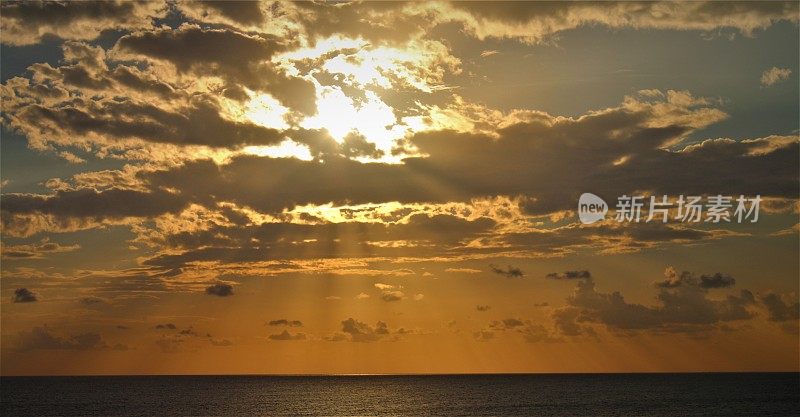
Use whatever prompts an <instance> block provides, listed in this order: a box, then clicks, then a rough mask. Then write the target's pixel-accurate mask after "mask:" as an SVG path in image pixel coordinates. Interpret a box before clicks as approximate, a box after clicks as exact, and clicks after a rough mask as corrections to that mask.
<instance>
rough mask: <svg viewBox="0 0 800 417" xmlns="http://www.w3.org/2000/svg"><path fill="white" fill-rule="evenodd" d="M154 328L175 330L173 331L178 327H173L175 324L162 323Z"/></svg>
mask: <svg viewBox="0 0 800 417" xmlns="http://www.w3.org/2000/svg"><path fill="white" fill-rule="evenodd" d="M155 328H156V329H168V330H175V329H177V328H178V327H177V326H175V324H173V323H164V324H157V325H156V327H155Z"/></svg>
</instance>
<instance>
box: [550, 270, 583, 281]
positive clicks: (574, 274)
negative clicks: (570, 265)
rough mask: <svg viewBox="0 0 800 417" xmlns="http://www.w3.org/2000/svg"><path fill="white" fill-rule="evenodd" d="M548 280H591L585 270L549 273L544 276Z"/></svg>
mask: <svg viewBox="0 0 800 417" xmlns="http://www.w3.org/2000/svg"><path fill="white" fill-rule="evenodd" d="M545 278H548V279H591V278H592V274H591V273H590V272H589V271H587V270H580V271H566V272H551V273H549V274H547V276H545Z"/></svg>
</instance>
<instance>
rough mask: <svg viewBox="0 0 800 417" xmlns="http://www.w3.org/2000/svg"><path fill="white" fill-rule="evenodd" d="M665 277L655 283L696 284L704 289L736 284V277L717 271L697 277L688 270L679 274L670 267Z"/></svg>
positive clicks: (663, 286) (672, 285) (671, 286)
mask: <svg viewBox="0 0 800 417" xmlns="http://www.w3.org/2000/svg"><path fill="white" fill-rule="evenodd" d="M664 278H665V279H664V280H663V281H657V282H655V283H654V285H655V286H656V287H660V288H676V287H680V286H682V285H689V286H692V285H694V286H698V287H700V288H704V289H711V288H728V287H732V286H734V285H736V279H735V278H733V277H731V276H730V275H726V274H722V273H719V272H717V273H714V274H711V275H700V276H699V277H696V276H694V275H693V274H692V273H691V272H688V271H683V272H681V273H680V274H679V273H677V271H675V268H673V267H668V268H667V269H666V270H665V271H664Z"/></svg>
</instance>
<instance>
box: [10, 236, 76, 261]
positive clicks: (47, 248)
mask: <svg viewBox="0 0 800 417" xmlns="http://www.w3.org/2000/svg"><path fill="white" fill-rule="evenodd" d="M78 249H80V245H62V244H60V243H57V242H51V241H50V240H49V239H47V238H44V239H42V240H41V241H39V242H36V243H32V244H27V245H3V247H2V253H3V259H7V260H12V259H42V258H45V257H47V255H49V254H53V253H60V252H71V251H75V250H78Z"/></svg>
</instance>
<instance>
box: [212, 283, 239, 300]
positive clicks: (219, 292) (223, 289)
mask: <svg viewBox="0 0 800 417" xmlns="http://www.w3.org/2000/svg"><path fill="white" fill-rule="evenodd" d="M206 294H208V295H216V296H217V297H229V296H231V295H233V286H232V285H230V284H225V283H221V282H220V283H217V284H214V285H211V286H209V287H206Z"/></svg>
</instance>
